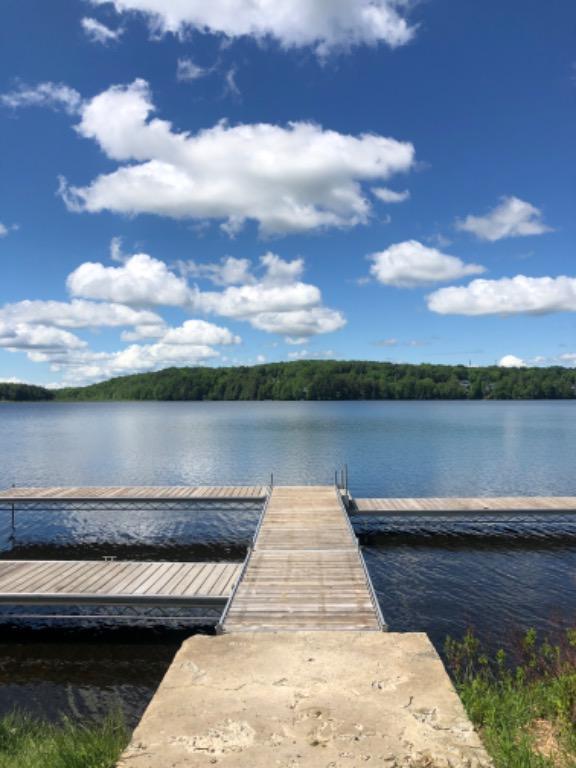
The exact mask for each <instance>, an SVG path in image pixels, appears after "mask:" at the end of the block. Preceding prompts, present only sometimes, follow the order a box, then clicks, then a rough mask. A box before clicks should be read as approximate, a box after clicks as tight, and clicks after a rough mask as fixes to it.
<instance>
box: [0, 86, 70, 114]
mask: <svg viewBox="0 0 576 768" xmlns="http://www.w3.org/2000/svg"><path fill="white" fill-rule="evenodd" d="M0 103H1V104H3V105H4V106H5V107H11V108H12V109H20V108H22V107H48V108H50V109H56V110H59V109H62V110H64V112H67V113H68V114H70V115H76V114H78V113H79V112H80V108H81V105H82V97H81V96H80V94H79V93H78V91H75V90H74V88H70V87H69V86H68V85H64V83H51V82H45V83H38V84H37V85H26V84H25V83H19V84H18V86H17V87H16V88H15V89H14V90H13V91H9V92H8V93H3V94H0Z"/></svg>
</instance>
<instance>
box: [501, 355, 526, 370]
mask: <svg viewBox="0 0 576 768" xmlns="http://www.w3.org/2000/svg"><path fill="white" fill-rule="evenodd" d="M498 365H499V366H500V368H526V363H525V361H524V360H522V358H521V357H516V355H504V357H502V358H500V360H499V361H498Z"/></svg>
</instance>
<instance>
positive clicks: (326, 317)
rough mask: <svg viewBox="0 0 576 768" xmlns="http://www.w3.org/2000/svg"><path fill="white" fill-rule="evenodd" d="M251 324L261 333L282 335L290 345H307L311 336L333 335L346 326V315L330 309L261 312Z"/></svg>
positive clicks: (316, 308) (313, 308) (314, 308)
mask: <svg viewBox="0 0 576 768" xmlns="http://www.w3.org/2000/svg"><path fill="white" fill-rule="evenodd" d="M251 322H252V325H253V326H254V327H255V328H258V329H259V330H261V331H266V332H267V333H279V334H282V335H283V336H285V337H286V340H287V341H288V342H289V343H290V344H305V343H306V342H307V341H308V340H309V338H310V336H316V335H318V334H321V333H332V332H333V331H338V330H340V328H343V327H344V326H345V325H346V320H345V318H344V315H343V314H342V313H341V312H339V311H338V310H335V309H329V308H328V307H310V308H309V309H299V310H289V311H286V312H260V313H259V314H258V315H256V316H255V317H253V318H252V321H251Z"/></svg>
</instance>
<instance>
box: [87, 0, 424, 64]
mask: <svg viewBox="0 0 576 768" xmlns="http://www.w3.org/2000/svg"><path fill="white" fill-rule="evenodd" d="M110 1H111V2H113V4H114V6H115V8H116V10H117V11H118V12H119V13H122V12H130V11H138V12H140V13H142V14H145V15H146V16H147V17H148V18H149V20H150V24H151V27H152V30H153V32H154V33H155V34H159V33H160V34H162V33H166V32H173V33H177V34H180V35H183V34H185V33H186V31H187V30H188V29H194V30H196V31H199V32H204V33H206V32H209V33H212V34H220V35H225V36H226V37H228V38H236V37H242V36H250V37H253V38H255V39H256V40H259V41H263V40H266V39H267V38H272V39H274V40H276V41H278V42H279V43H280V45H281V46H282V47H284V48H293V47H303V46H312V47H313V48H314V49H315V50H316V51H317V53H318V54H319V55H326V54H327V53H328V52H330V51H333V50H337V49H346V48H350V47H352V46H356V45H378V44H380V43H386V44H387V45H388V46H390V47H391V48H397V47H398V46H401V45H405V44H406V43H408V42H409V41H410V40H412V38H413V37H414V34H415V28H414V27H412V26H410V25H409V24H408V22H407V21H406V19H405V18H404V17H403V15H402V11H404V10H405V9H406V8H407V6H408V3H406V0H338V1H337V2H325V0H282V2H281V3H274V2H270V0H227V1H226V2H221V1H220V2H219V1H218V0H212V2H206V0H110ZM92 2H93V3H94V5H103V4H106V3H108V2H109V0H92Z"/></svg>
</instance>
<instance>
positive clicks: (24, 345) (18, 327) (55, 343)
mask: <svg viewBox="0 0 576 768" xmlns="http://www.w3.org/2000/svg"><path fill="white" fill-rule="evenodd" d="M85 346H86V342H85V341H82V339H79V338H78V336H75V335H74V334H73V333H70V332H69V331H63V330H61V329H60V328H52V327H50V326H46V325H28V324H26V323H15V324H11V323H7V322H5V321H4V320H0V347H4V348H6V349H9V350H11V351H16V350H69V349H82V348H83V347H85Z"/></svg>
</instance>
